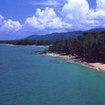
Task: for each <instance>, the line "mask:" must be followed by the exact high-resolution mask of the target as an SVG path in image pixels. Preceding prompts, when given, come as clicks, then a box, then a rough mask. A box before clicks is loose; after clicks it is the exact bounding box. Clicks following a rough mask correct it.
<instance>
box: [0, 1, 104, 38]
mask: <svg viewBox="0 0 105 105" xmlns="http://www.w3.org/2000/svg"><path fill="white" fill-rule="evenodd" d="M60 1H61V0H57V1H55V0H54V2H53V1H52V0H50V1H46V2H38V3H35V4H34V3H33V4H34V5H45V6H47V5H49V6H51V5H53V6H54V5H59V3H60ZM104 24H105V0H97V6H96V9H95V10H93V9H90V8H89V4H88V2H87V0H67V2H66V3H65V4H64V5H63V6H62V7H61V8H60V9H59V14H58V13H57V12H55V10H54V8H48V7H46V8H45V9H43V10H41V9H40V8H38V9H36V12H35V14H34V15H33V16H31V17H27V18H26V20H25V22H24V23H23V24H20V22H19V21H13V20H11V19H8V20H5V19H4V17H3V16H2V15H0V34H1V32H2V33H3V32H4V33H6V34H8V33H11V34H14V35H21V36H22V35H26V36H27V35H31V34H47V33H52V32H61V31H68V30H69V31H70V30H86V29H90V28H95V27H105V25H104Z"/></svg>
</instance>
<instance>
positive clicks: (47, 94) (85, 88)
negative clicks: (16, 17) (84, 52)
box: [0, 45, 105, 105]
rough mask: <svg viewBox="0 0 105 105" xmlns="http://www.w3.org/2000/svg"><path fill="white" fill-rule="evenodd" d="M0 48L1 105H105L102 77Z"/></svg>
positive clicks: (23, 51) (28, 49) (104, 76)
mask: <svg viewBox="0 0 105 105" xmlns="http://www.w3.org/2000/svg"><path fill="white" fill-rule="evenodd" d="M43 49H45V48H43V47H24V46H21V47H20V46H13V47H12V46H7V45H0V105H105V73H99V72H97V71H95V70H93V69H89V68H87V67H83V66H81V65H77V64H65V63H61V62H64V59H61V58H57V57H51V56H45V55H35V54H32V52H33V51H37V50H43Z"/></svg>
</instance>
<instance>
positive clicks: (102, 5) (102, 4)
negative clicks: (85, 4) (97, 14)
mask: <svg viewBox="0 0 105 105" xmlns="http://www.w3.org/2000/svg"><path fill="white" fill-rule="evenodd" d="M96 2H97V9H98V10H99V9H102V10H104V11H105V0H97V1H96Z"/></svg>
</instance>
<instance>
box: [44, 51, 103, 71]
mask: <svg viewBox="0 0 105 105" xmlns="http://www.w3.org/2000/svg"><path fill="white" fill-rule="evenodd" d="M45 55H49V56H55V57H61V58H64V59H67V60H68V61H67V62H71V63H77V64H81V65H83V66H86V67H89V68H92V69H96V70H97V71H100V72H105V64H102V63H87V62H82V61H81V60H80V59H75V57H74V56H72V55H61V54H56V53H46V54H45Z"/></svg>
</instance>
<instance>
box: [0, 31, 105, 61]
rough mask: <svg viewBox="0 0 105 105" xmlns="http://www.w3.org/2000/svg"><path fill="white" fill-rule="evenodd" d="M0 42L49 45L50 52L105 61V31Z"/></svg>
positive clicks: (87, 59)
mask: <svg viewBox="0 0 105 105" xmlns="http://www.w3.org/2000/svg"><path fill="white" fill-rule="evenodd" d="M0 43H7V44H14V45H49V49H48V51H49V52H54V53H60V54H71V55H76V56H78V57H79V58H80V59H81V60H83V61H88V62H105V31H102V32H84V33H83V35H81V36H77V37H73V38H69V39H63V40H60V39H59V40H58V39H57V40H26V39H23V40H11V41H0Z"/></svg>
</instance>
